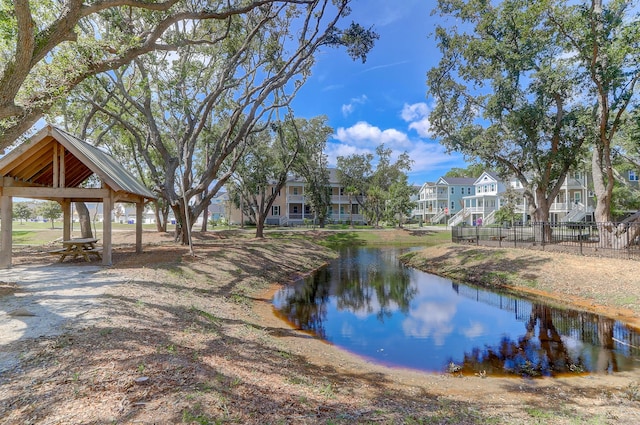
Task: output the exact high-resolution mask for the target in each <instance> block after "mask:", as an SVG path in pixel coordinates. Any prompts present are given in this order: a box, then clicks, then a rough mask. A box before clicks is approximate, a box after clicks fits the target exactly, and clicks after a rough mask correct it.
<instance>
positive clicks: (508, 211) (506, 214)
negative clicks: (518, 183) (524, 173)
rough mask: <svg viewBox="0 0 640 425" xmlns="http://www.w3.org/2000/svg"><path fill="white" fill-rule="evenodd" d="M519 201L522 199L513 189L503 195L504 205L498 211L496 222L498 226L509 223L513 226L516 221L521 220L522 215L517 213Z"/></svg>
mask: <svg viewBox="0 0 640 425" xmlns="http://www.w3.org/2000/svg"><path fill="white" fill-rule="evenodd" d="M519 199H521V198H520V194H519V193H518V192H516V191H515V190H514V189H513V188H511V187H508V188H507V190H506V191H505V193H503V194H502V205H501V206H500V208H499V209H498V210H497V211H496V215H495V222H496V223H498V224H503V223H509V224H511V225H513V222H514V221H517V220H518V219H519V218H521V215H520V214H518V213H516V207H517V202H518V200H519Z"/></svg>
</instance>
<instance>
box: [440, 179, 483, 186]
mask: <svg viewBox="0 0 640 425" xmlns="http://www.w3.org/2000/svg"><path fill="white" fill-rule="evenodd" d="M475 181H476V179H473V178H467V177H440V179H439V180H438V183H439V182H444V183H446V184H448V185H452V186H453V185H465V186H471V185H473V183H474V182H475Z"/></svg>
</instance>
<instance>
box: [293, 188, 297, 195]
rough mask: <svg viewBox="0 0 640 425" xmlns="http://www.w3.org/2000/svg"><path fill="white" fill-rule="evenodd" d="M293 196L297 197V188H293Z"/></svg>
mask: <svg viewBox="0 0 640 425" xmlns="http://www.w3.org/2000/svg"><path fill="white" fill-rule="evenodd" d="M293 194H294V195H298V188H297V187H294V188H293Z"/></svg>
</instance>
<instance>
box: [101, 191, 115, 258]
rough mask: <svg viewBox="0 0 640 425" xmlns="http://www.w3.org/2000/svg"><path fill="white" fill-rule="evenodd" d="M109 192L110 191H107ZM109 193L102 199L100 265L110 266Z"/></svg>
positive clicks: (110, 203)
mask: <svg viewBox="0 0 640 425" xmlns="http://www.w3.org/2000/svg"><path fill="white" fill-rule="evenodd" d="M109 192H111V191H109ZM111 195H112V194H111V193H110V194H109V196H106V197H105V198H103V200H102V265H103V266H110V265H111V264H112V261H111V231H112V229H111V210H112V209H113V199H112V198H111Z"/></svg>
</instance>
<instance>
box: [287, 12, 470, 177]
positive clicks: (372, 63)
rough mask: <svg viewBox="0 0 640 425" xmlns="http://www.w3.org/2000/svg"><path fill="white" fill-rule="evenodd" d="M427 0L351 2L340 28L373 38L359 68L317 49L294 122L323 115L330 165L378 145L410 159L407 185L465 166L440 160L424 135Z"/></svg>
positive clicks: (448, 157)
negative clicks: (355, 28)
mask: <svg viewBox="0 0 640 425" xmlns="http://www.w3.org/2000/svg"><path fill="white" fill-rule="evenodd" d="M434 3H435V2H433V1H428V0H396V1H389V0H355V1H354V2H353V6H352V9H353V12H352V14H351V15H350V16H349V17H348V18H347V19H346V20H345V23H349V22H351V20H354V21H356V22H358V23H360V24H362V25H364V26H365V27H370V26H372V25H373V26H374V29H375V30H376V31H377V32H378V34H380V39H379V40H378V41H377V42H376V45H375V47H374V48H373V50H372V51H371V53H370V54H369V56H368V58H367V62H366V63H365V64H362V63H361V62H360V61H352V60H351V58H349V56H348V55H347V54H346V53H345V52H344V51H338V50H333V49H331V50H330V49H325V50H323V51H322V52H321V53H320V54H319V55H318V60H317V63H316V65H315V66H314V68H313V74H312V76H311V77H310V78H309V80H308V81H307V83H306V84H305V86H304V87H303V88H302V89H301V91H300V93H299V94H298V96H297V97H296V99H295V101H294V103H293V108H294V111H295V113H296V115H298V116H304V117H307V118H310V117H312V116H316V115H327V116H328V117H329V125H330V126H331V127H333V128H334V135H333V137H332V138H331V140H329V142H328V143H327V149H326V154H327V155H328V157H329V164H330V166H335V159H336V157H337V156H340V155H342V156H346V155H350V154H353V153H364V152H373V151H374V150H375V148H376V146H378V145H379V144H381V143H384V144H385V146H386V147H389V148H392V149H393V151H394V153H395V154H396V155H397V154H399V153H401V152H403V151H406V152H407V153H408V154H409V155H410V157H411V159H412V160H413V161H414V163H413V169H412V170H411V172H410V173H409V181H410V182H411V183H414V184H422V183H424V182H426V181H435V180H437V178H438V177H440V176H442V175H443V174H444V173H446V172H447V171H448V170H449V169H451V168H452V167H466V164H465V163H464V161H463V159H462V156H461V155H459V154H447V153H446V152H445V149H444V148H443V147H442V146H441V145H440V144H439V143H438V141H437V140H434V139H432V138H430V137H429V123H428V114H429V111H430V107H431V106H430V105H433V100H432V99H427V97H426V92H427V86H426V74H427V71H428V70H429V69H430V68H431V67H432V66H435V65H437V62H438V58H439V51H438V49H437V47H436V44H435V41H434V40H433V38H432V37H431V33H432V31H433V29H434V24H435V22H436V20H437V19H438V18H437V16H431V10H432V9H433V5H434Z"/></svg>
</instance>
